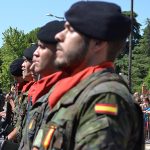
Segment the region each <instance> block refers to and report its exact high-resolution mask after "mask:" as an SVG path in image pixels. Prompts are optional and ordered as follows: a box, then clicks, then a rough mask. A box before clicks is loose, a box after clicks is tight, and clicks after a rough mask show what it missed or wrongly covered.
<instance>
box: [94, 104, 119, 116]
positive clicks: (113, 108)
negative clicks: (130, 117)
mask: <svg viewBox="0 0 150 150" xmlns="http://www.w3.org/2000/svg"><path fill="white" fill-rule="evenodd" d="M94 110H95V112H96V113H97V114H108V115H114V116H115V115H117V113H118V107H117V105H116V104H104V103H98V104H95V107H94Z"/></svg>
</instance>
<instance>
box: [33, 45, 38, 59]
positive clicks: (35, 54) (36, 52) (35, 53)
mask: <svg viewBox="0 0 150 150" xmlns="http://www.w3.org/2000/svg"><path fill="white" fill-rule="evenodd" d="M38 49H39V47H37V49H36V50H35V51H34V53H33V58H34V56H35V57H37V56H38Z"/></svg>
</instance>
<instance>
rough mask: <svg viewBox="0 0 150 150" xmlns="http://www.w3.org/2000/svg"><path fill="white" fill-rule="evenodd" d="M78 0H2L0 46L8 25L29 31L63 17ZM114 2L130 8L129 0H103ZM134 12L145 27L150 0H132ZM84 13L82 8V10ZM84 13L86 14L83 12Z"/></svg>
mask: <svg viewBox="0 0 150 150" xmlns="http://www.w3.org/2000/svg"><path fill="white" fill-rule="evenodd" d="M77 1H79V0H3V1H1V3H0V47H1V46H2V44H3V34H2V33H4V32H5V31H6V30H7V29H9V27H12V28H17V30H19V31H23V32H24V33H29V32H30V31H32V30H34V29H35V28H37V27H41V26H43V25H45V24H46V23H47V22H49V21H52V20H56V18H55V17H50V16H47V15H46V14H48V13H51V14H53V15H54V16H58V17H64V13H65V12H66V10H68V9H69V7H70V6H71V5H72V4H73V3H75V2H77ZM91 1H92V0H91ZM99 1H100V0H99ZM103 1H108V2H114V3H116V4H118V5H120V6H121V8H122V10H123V11H130V10H131V6H130V4H131V0H103ZM133 9H134V12H136V13H137V14H138V17H137V21H138V22H139V23H140V24H141V25H142V27H141V29H143V28H144V27H145V23H146V19H147V18H150V11H149V9H150V0H134V5H133ZM83 13H84V10H83ZM85 15H86V14H85Z"/></svg>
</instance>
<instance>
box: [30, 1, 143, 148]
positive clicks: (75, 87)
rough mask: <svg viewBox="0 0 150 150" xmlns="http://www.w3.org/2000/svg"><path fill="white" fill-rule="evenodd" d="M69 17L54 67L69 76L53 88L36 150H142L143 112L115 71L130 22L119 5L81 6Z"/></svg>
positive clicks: (88, 3) (74, 7)
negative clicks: (115, 64) (116, 61)
mask: <svg viewBox="0 0 150 150" xmlns="http://www.w3.org/2000/svg"><path fill="white" fill-rule="evenodd" d="M85 14H86V15H85ZM65 17H66V20H67V21H66V23H65V29H64V30H63V31H62V32H60V33H58V34H57V35H56V36H55V37H56V39H57V40H58V41H59V42H58V44H57V51H56V59H55V64H56V65H57V67H59V68H60V69H62V70H64V71H66V72H67V71H68V73H70V77H68V78H65V79H63V80H61V81H59V82H57V84H56V85H55V87H54V88H53V91H52V93H51V94H50V96H49V98H48V102H49V107H50V109H51V111H50V113H47V114H45V116H44V119H43V124H42V126H41V128H40V130H39V131H38V134H37V136H36V138H35V140H34V143H33V148H32V149H33V150H37V149H40V150H143V149H144V140H143V115H142V111H141V109H140V107H139V105H138V104H137V103H135V102H134V101H133V99H132V96H131V94H130V91H129V89H128V85H127V84H126V82H125V81H124V80H123V79H122V77H121V76H119V75H118V74H116V73H115V71H114V61H115V58H116V57H117V55H118V53H119V52H120V50H121V49H122V48H123V47H124V44H125V41H126V38H127V37H128V35H129V33H130V25H131V21H130V19H129V18H128V17H126V16H124V15H123V14H122V13H121V8H120V7H119V6H118V5H116V4H113V3H108V2H98V1H81V2H77V3H75V4H73V5H72V6H71V8H70V9H69V10H68V11H67V12H66V13H65ZM52 106H54V107H53V108H52Z"/></svg>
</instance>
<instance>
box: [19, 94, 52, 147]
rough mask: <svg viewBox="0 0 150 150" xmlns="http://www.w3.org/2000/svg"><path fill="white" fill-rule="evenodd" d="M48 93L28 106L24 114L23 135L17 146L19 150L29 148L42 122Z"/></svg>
mask: <svg viewBox="0 0 150 150" xmlns="http://www.w3.org/2000/svg"><path fill="white" fill-rule="evenodd" d="M48 95H49V93H47V94H45V95H43V96H42V97H41V98H39V99H38V100H37V101H36V103H35V104H34V105H33V106H31V108H29V110H28V112H27V116H26V123H25V126H24V128H23V137H22V140H21V143H20V147H19V149H20V150H23V149H24V150H27V149H31V146H32V143H33V139H34V137H35V135H36V133H37V132H38V129H39V128H40V126H41V123H42V119H43V116H44V112H45V108H46V106H47V98H48Z"/></svg>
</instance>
